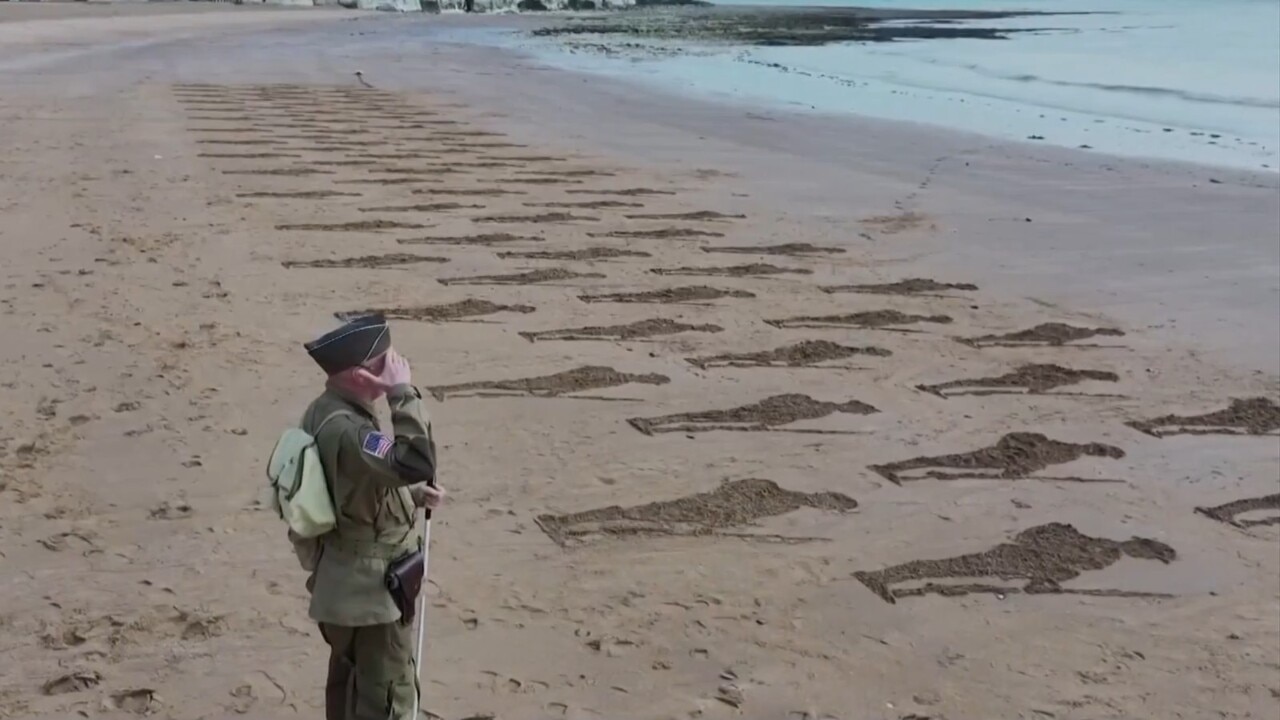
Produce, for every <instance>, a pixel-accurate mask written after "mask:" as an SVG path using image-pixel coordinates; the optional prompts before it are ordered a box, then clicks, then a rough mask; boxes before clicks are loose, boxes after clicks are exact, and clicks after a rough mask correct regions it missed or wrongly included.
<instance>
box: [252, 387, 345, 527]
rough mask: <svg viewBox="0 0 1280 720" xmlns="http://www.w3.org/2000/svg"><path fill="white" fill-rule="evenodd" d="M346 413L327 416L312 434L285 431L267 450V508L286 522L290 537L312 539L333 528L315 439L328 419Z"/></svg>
mask: <svg viewBox="0 0 1280 720" xmlns="http://www.w3.org/2000/svg"><path fill="white" fill-rule="evenodd" d="M350 414H351V413H348V412H346V411H344V410H339V411H337V412H334V413H332V414H330V415H329V416H328V417H326V418H325V419H324V420H322V421H321V422H320V425H319V426H318V427H317V428H316V432H315V435H312V434H311V433H308V432H307V431H305V430H303V429H302V428H296V427H295V428H289V429H288V430H285V431H284V432H283V433H281V435H280V439H279V440H277V441H276V446H275V449H274V450H272V451H271V460H270V462H269V463H268V464H267V481H268V483H269V487H270V491H271V506H272V507H274V508H275V510H276V513H278V514H279V515H280V518H281V519H282V520H284V521H285V522H286V523H288V525H289V530H290V531H291V536H296V537H298V538H301V539H310V538H316V537H319V536H321V535H323V534H325V533H327V532H329V531H330V530H333V529H334V528H335V527H337V524H338V520H337V516H336V514H335V513H334V507H333V496H332V494H331V493H330V491H329V483H328V482H327V481H326V479H325V475H324V465H323V464H321V462H320V453H319V451H317V450H316V436H318V435H319V434H320V431H322V430H323V429H324V426H325V425H327V424H328V423H329V421H330V420H332V419H334V418H335V417H337V416H339V415H350Z"/></svg>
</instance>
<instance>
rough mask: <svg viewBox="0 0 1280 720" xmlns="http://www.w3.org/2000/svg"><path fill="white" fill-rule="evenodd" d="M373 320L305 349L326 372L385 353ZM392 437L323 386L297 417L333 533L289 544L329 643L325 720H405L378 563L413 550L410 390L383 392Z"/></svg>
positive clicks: (405, 667)
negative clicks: (320, 472) (311, 441)
mask: <svg viewBox="0 0 1280 720" xmlns="http://www.w3.org/2000/svg"><path fill="white" fill-rule="evenodd" d="M389 335H390V333H389V331H388V330H387V326H386V323H385V321H384V320H383V319H382V318H381V317H380V316H369V317H365V318H361V319H358V320H356V321H353V322H352V323H348V324H347V325H345V326H343V327H342V328H339V329H338V330H335V331H334V332H332V333H329V334H328V335H326V336H325V337H322V338H320V339H319V340H316V341H315V342H313V343H310V344H308V345H307V350H308V352H310V353H311V355H312V357H313V358H315V359H316V361H317V362H318V363H319V364H320V365H321V367H322V368H324V369H325V370H326V371H328V372H330V373H333V372H335V371H340V370H344V369H347V368H350V367H356V366H358V365H361V364H363V363H364V362H367V361H368V360H369V359H370V358H376V357H378V356H379V355H381V354H383V353H385V352H386V351H387V349H389V347H390V344H391V343H390V337H389ZM387 402H388V404H389V405H390V407H391V419H392V423H393V425H394V429H395V430H394V437H388V436H386V435H384V434H382V433H381V432H380V430H379V427H378V422H377V419H376V417H375V415H374V412H373V408H372V407H370V406H369V405H366V404H364V403H362V402H360V401H358V400H355V399H353V398H350V397H347V396H346V395H345V394H344V393H342V392H341V391H339V390H337V389H335V388H332V387H331V388H329V389H327V390H326V391H325V393H324V394H323V395H321V396H320V397H319V398H317V399H316V400H315V401H314V402H313V403H311V406H310V407H309V408H307V411H306V412H305V413H304V414H303V417H302V424H301V427H302V429H303V430H305V431H307V432H308V433H311V434H312V435H314V436H315V438H316V449H317V450H318V451H319V454H320V459H321V463H322V464H323V466H324V470H325V477H326V479H327V480H328V482H329V489H330V491H331V493H332V496H333V504H334V510H335V515H336V516H337V527H336V528H335V529H334V530H333V531H331V532H329V533H326V534H325V535H322V536H321V537H320V538H319V540H318V542H314V541H313V542H312V544H311V545H310V546H309V547H308V545H307V542H306V541H303V542H301V543H299V542H295V547H296V548H297V549H298V552H299V557H300V559H302V561H303V565H304V567H308V569H310V570H312V575H311V577H310V579H309V580H308V582H307V586H308V588H309V589H310V590H311V607H310V615H311V618H312V619H313V620H315V621H316V622H318V623H319V624H320V632H321V634H322V635H323V636H324V639H325V642H327V643H328V644H329V647H330V651H331V654H330V659H329V676H328V681H327V682H326V684H325V718H326V720H412V719H411V718H410V717H409V715H410V713H411V712H412V708H413V706H414V700H415V698H416V697H417V693H418V673H417V669H416V668H415V667H414V659H413V633H412V627H411V625H409V624H407V623H404V622H401V613H400V610H399V609H398V608H397V607H396V605H395V603H394V602H393V601H392V599H391V594H390V593H389V592H388V590H387V588H386V585H385V577H386V573H387V566H388V565H389V564H390V563H391V562H392V561H393V560H396V559H397V558H400V557H402V556H404V555H406V554H408V553H410V552H413V551H414V550H418V549H420V548H421V543H422V533H421V527H419V526H417V524H416V517H417V515H416V513H415V508H414V501H413V497H412V496H411V494H410V492H409V488H408V486H410V485H413V484H417V483H422V482H429V481H433V480H434V478H435V468H436V461H435V454H436V453H435V443H434V442H433V440H432V438H431V425H430V421H429V419H428V417H427V412H426V409H425V408H424V407H423V403H422V396H421V394H420V393H419V392H418V390H417V389H416V388H414V387H412V386H410V385H401V386H397V387H395V388H393V389H392V390H391V391H390V392H389V393H388V394H387Z"/></svg>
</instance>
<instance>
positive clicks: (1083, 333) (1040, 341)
mask: <svg viewBox="0 0 1280 720" xmlns="http://www.w3.org/2000/svg"><path fill="white" fill-rule="evenodd" d="M1103 336H1105V337H1123V336H1124V332H1123V331H1121V330H1113V329H1111V328H1083V327H1075V326H1074V325H1067V324H1064V323H1043V324H1041V325H1036V326H1035V327H1033V328H1028V329H1026V330H1019V331H1017V332H1011V333H1006V334H1004V335H982V336H979V337H972V338H956V340H957V341H958V342H962V343H964V344H965V345H972V346H973V347H1021V346H1024V345H1040V346H1051V347H1061V346H1063V345H1067V344H1071V345H1072V346H1073V347H1107V346H1105V345H1080V344H1077V342H1076V341H1077V340H1087V339H1089V338H1092V337H1103Z"/></svg>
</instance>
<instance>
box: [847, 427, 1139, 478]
mask: <svg viewBox="0 0 1280 720" xmlns="http://www.w3.org/2000/svg"><path fill="white" fill-rule="evenodd" d="M1086 456H1092V457H1106V458H1113V459H1119V458H1122V457H1124V451H1123V450H1121V449H1120V448H1118V447H1115V446H1112V445H1104V444H1102V443H1083V444H1077V443H1069V442H1060V441H1058V440H1052V439H1050V438H1048V437H1045V436H1044V435H1041V434H1040V433H1028V432H1016V433H1009V434H1008V435H1005V436H1004V437H1002V438H1000V440H999V441H998V442H997V443H996V444H995V445H993V446H991V447H986V448H981V449H979V450H974V451H972V452H967V453H956V454H952V455H938V456H936V457H918V458H912V459H910V460H901V461H899V462H894V463H889V464H887V465H872V466H871V470H872V471H873V472H876V473H878V474H880V475H881V476H883V477H884V478H885V479H886V480H888V481H889V482H892V483H894V484H895V485H901V484H902V483H904V482H911V481H916V480H1021V479H1035V480H1057V481H1070V482H1120V481H1119V480H1107V479H1094V478H1079V477H1035V476H1033V473H1037V472H1039V471H1041V470H1044V469H1045V468H1047V467H1049V466H1050V465H1062V464H1064V463H1069V462H1073V461H1075V460H1079V459H1080V458H1082V457H1086ZM907 473H911V475H908V474H907Z"/></svg>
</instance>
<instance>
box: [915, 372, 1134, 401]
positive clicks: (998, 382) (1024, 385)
mask: <svg viewBox="0 0 1280 720" xmlns="http://www.w3.org/2000/svg"><path fill="white" fill-rule="evenodd" d="M1119 379H1120V376H1119V375H1116V374H1115V373H1113V372H1108V371H1106V370H1074V369H1072V368H1067V367H1062V366H1061V365H1023V366H1022V367H1019V368H1018V369H1017V370H1014V371H1013V372H1010V373H1005V374H1004V375H999V376H996V377H988V378H974V379H971V380H952V381H950V382H944V383H938V384H936V385H917V386H916V389H917V390H922V391H924V392H927V393H932V394H934V395H938V396H939V397H944V398H945V397H951V396H953V395H1006V394H1027V395H1050V394H1052V395H1086V396H1090V397H1108V396H1102V395H1095V394H1091V393H1069V392H1068V393H1055V392H1051V391H1053V390H1056V389H1057V388H1060V387H1065V386H1067V385H1075V384H1077V383H1081V382H1087V381H1090V380H1095V381H1098V382H1116V381H1118V380H1119ZM1110 397H1114V396H1110Z"/></svg>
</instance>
